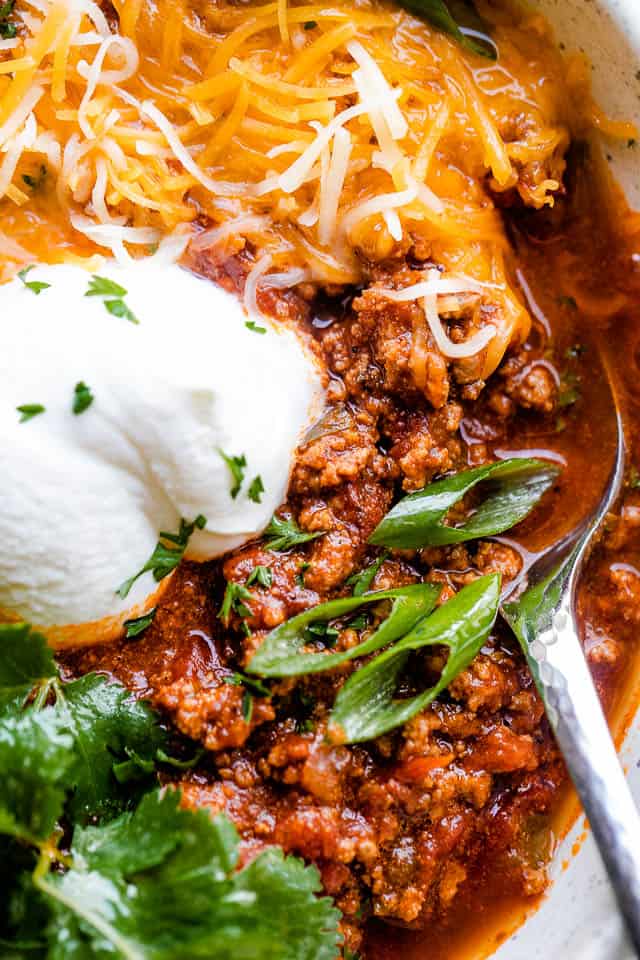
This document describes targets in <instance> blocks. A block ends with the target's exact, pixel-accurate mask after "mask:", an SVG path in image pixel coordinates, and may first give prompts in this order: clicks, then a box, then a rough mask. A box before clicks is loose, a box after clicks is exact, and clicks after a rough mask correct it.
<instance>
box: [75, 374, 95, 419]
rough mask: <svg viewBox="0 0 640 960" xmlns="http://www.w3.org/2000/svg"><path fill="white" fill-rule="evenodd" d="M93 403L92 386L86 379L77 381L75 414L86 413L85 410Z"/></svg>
mask: <svg viewBox="0 0 640 960" xmlns="http://www.w3.org/2000/svg"><path fill="white" fill-rule="evenodd" d="M92 403H93V394H92V393H91V388H90V387H88V386H87V385H86V383H85V382H84V380H80V381H79V382H78V383H76V385H75V388H74V391H73V407H72V409H73V412H74V413H75V414H80V413H84V411H85V410H86V409H87V408H88V407H90V406H91V404H92Z"/></svg>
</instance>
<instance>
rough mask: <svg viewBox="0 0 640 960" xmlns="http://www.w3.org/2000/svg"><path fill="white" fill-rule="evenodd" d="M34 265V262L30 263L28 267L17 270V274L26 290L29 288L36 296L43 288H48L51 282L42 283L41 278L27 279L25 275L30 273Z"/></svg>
mask: <svg viewBox="0 0 640 960" xmlns="http://www.w3.org/2000/svg"><path fill="white" fill-rule="evenodd" d="M35 266H36V265H35V263H32V264H31V266H30V267H25V268H24V270H18V276H19V277H20V279H21V280H22V282H23V284H24V285H25V287H26V288H27V290H31V292H32V293H35V295H36V297H38V296H39V295H40V294H41V293H42V291H43V290H48V289H49V287H50V286H51V284H50V283H44V281H42V280H27V275H28V274H29V273H31V271H32V270H35Z"/></svg>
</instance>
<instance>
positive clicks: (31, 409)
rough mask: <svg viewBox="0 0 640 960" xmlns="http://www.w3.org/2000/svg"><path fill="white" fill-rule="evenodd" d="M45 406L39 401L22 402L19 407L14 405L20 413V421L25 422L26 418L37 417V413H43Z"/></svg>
mask: <svg viewBox="0 0 640 960" xmlns="http://www.w3.org/2000/svg"><path fill="white" fill-rule="evenodd" d="M46 409H47V408H46V407H43V406H42V404H41V403H22V404H20V406H19V407H16V410H17V411H18V413H20V414H22V416H21V417H20V423H26V422H27V420H33V418H34V417H37V416H38V414H39V413H44V412H45V410H46Z"/></svg>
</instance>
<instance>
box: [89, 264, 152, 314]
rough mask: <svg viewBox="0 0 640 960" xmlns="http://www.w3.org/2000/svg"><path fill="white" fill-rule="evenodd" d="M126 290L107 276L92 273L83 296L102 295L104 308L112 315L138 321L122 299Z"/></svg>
mask: <svg viewBox="0 0 640 960" xmlns="http://www.w3.org/2000/svg"><path fill="white" fill-rule="evenodd" d="M126 295H127V290H126V289H125V288H124V287H121V286H120V284H119V283H115V281H114V280H109V278H108V277H99V276H97V275H96V274H94V275H93V276H92V277H91V280H90V281H89V287H88V288H87V291H86V293H85V297H102V298H103V302H104V306H105V310H107V311H108V312H109V313H110V314H112V316H114V317H124V319H125V320H128V321H129V322H130V323H140V321H139V320H138V318H137V317H136V315H135V313H133V311H132V310H130V309H129V307H128V306H127V305H126V303H125V302H124V300H123V297H126Z"/></svg>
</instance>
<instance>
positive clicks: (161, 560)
mask: <svg viewBox="0 0 640 960" xmlns="http://www.w3.org/2000/svg"><path fill="white" fill-rule="evenodd" d="M206 525H207V518H206V517H203V516H202V514H201V513H199V514H198V516H197V517H196V518H195V520H194V521H193V523H187V521H186V520H184V519H182V520H180V529H179V530H178V532H177V533H167V531H166V530H161V531H160V537H159V540H158V542H157V544H156V545H155V547H154V550H153V553H152V554H151V556H150V557H149V559H148V560H147V562H146V563H145V565H144V566H143V567H141V569H140V570H138V572H137V573H135V574H134V575H133V576H132V577H129V579H128V580H125V581H124V583H121V584H120V586H119V587H118V589H117V590H116V594H117V595H118V596H119V597H122V599H124V598H125V597H126V596H127V595H128V594H129V591H130V590H131V587H132V586H133V585H134V583H135V582H136V580H137V579H138V578H139V577H141V576H142V575H143V574H145V573H147V572H150V573H152V574H153V578H154V580H155V581H156V583H159V582H160V581H161V580H164V578H165V577H166V576H168V575H169V574H170V573H171V571H172V570H175V568H176V567H177V566H178V564H179V563H180V561H181V560H182V557H183V555H184V552H185V550H186V549H187V544H188V543H189V537H190V536H191V534H192V533H193V531H194V530H196V529H198V530H202V529H204V527H205V526H206ZM163 540H168V541H169V543H170V544H173V546H167V545H166V543H163V542H162V541H163Z"/></svg>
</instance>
